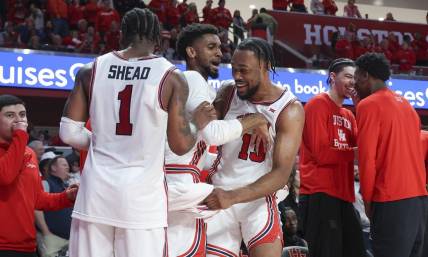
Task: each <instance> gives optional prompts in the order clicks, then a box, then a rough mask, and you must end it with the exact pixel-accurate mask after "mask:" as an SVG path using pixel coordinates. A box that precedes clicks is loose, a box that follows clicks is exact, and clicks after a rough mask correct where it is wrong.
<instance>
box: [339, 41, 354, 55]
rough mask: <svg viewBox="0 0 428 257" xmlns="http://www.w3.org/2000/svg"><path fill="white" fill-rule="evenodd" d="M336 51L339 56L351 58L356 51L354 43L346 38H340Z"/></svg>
mask: <svg viewBox="0 0 428 257" xmlns="http://www.w3.org/2000/svg"><path fill="white" fill-rule="evenodd" d="M335 51H336V56H337V57H344V58H349V59H353V58H354V51H353V49H352V44H351V42H349V40H348V39H346V38H342V39H339V40H338V41H337V42H336V47H335Z"/></svg>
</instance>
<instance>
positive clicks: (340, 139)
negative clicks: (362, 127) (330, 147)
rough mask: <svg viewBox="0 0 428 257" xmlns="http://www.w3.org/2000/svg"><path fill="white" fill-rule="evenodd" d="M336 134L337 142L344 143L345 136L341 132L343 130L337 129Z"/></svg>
mask: <svg viewBox="0 0 428 257" xmlns="http://www.w3.org/2000/svg"><path fill="white" fill-rule="evenodd" d="M337 134H338V135H339V141H342V142H346V134H345V133H344V132H343V130H341V129H338V130H337Z"/></svg>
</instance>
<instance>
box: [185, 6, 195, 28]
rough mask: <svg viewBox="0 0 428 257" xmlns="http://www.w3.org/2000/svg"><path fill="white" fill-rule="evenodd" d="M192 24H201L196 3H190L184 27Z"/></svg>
mask: <svg viewBox="0 0 428 257" xmlns="http://www.w3.org/2000/svg"><path fill="white" fill-rule="evenodd" d="M192 23H199V16H198V9H197V8H196V4H195V3H190V4H189V6H188V7H187V11H186V13H185V14H184V24H183V25H182V27H185V26H187V25H190V24H192Z"/></svg>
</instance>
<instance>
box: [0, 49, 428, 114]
mask: <svg viewBox="0 0 428 257" xmlns="http://www.w3.org/2000/svg"><path fill="white" fill-rule="evenodd" d="M93 59H94V57H87V56H79V55H65V54H64V55H52V54H49V53H44V52H34V51H30V50H22V51H7V50H0V90H1V87H17V88H35V89H50V90H71V89H72V88H73V85H74V78H75V76H76V73H77V71H78V70H79V68H80V67H82V66H83V65H84V64H86V63H89V62H91V61H93ZM177 67H178V68H179V69H181V70H184V69H185V65H184V64H182V63H179V64H177ZM219 73H220V77H219V78H218V79H214V80H213V79H210V80H209V81H208V83H209V84H210V85H211V86H212V87H214V88H215V89H218V88H220V86H221V84H222V82H223V81H226V80H230V79H232V73H231V68H230V65H223V66H222V67H221V68H220V71H219ZM325 80H326V72H325V71H324V70H295V69H291V68H288V69H285V68H284V69H278V71H277V74H275V75H272V81H273V82H274V83H275V84H277V85H278V86H280V87H287V88H288V89H290V90H291V91H292V92H293V93H294V94H295V95H296V96H297V97H298V98H299V99H300V101H302V102H307V101H308V100H309V99H310V98H312V97H313V96H314V95H316V94H318V93H320V92H326V91H327V90H328V85H327V84H326V81H325ZM388 83H389V86H390V87H391V89H393V90H395V91H396V92H397V93H399V94H401V95H403V96H404V97H405V98H406V99H407V100H409V102H410V103H411V104H412V105H413V106H414V107H415V108H418V109H428V80H405V79H394V78H393V79H391V80H390V81H388ZM345 104H349V105H351V104H352V103H351V101H349V100H347V101H346V102H345Z"/></svg>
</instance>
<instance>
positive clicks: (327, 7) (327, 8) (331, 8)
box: [322, 0, 337, 15]
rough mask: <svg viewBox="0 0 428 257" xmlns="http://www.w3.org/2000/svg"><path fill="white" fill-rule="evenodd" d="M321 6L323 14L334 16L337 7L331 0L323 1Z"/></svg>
mask: <svg viewBox="0 0 428 257" xmlns="http://www.w3.org/2000/svg"><path fill="white" fill-rule="evenodd" d="M322 4H323V5H324V12H325V14H327V15H336V12H337V5H336V3H335V2H334V1H332V0H323V1H322Z"/></svg>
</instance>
